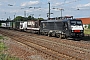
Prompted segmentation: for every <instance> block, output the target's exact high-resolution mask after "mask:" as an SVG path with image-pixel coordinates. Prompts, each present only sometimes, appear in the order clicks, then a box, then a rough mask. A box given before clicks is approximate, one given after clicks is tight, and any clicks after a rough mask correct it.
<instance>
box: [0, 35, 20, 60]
mask: <svg viewBox="0 0 90 60" xmlns="http://www.w3.org/2000/svg"><path fill="white" fill-rule="evenodd" d="M0 40H3V37H2V36H0ZM6 49H7V47H6V46H5V44H4V43H3V42H1V41H0V60H19V58H16V57H12V56H10V55H8V54H4V52H3V51H4V50H6Z"/></svg>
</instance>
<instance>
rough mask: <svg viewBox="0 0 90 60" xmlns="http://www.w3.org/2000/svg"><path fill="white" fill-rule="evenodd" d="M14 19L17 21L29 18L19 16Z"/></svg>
mask: <svg viewBox="0 0 90 60" xmlns="http://www.w3.org/2000/svg"><path fill="white" fill-rule="evenodd" d="M14 20H15V21H26V20H27V18H25V17H22V16H17V17H16V18H15V19H14Z"/></svg>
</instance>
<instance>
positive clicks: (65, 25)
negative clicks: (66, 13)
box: [63, 22, 69, 36]
mask: <svg viewBox="0 0 90 60" xmlns="http://www.w3.org/2000/svg"><path fill="white" fill-rule="evenodd" d="M63 27H64V29H63V31H64V33H65V34H66V36H69V27H68V23H67V22H64V26H63Z"/></svg>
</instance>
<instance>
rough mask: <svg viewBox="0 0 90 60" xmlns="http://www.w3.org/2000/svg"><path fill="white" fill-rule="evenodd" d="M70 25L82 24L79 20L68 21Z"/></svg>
mask: <svg viewBox="0 0 90 60" xmlns="http://www.w3.org/2000/svg"><path fill="white" fill-rule="evenodd" d="M70 24H71V25H82V22H81V21H78V20H77V21H71V22H70Z"/></svg>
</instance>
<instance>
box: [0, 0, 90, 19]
mask: <svg viewBox="0 0 90 60" xmlns="http://www.w3.org/2000/svg"><path fill="white" fill-rule="evenodd" d="M48 2H50V6H51V13H53V14H51V17H60V16H61V11H60V10H59V9H64V10H63V11H62V15H63V16H74V17H75V18H81V17H90V0H0V20H1V19H7V18H8V17H9V16H10V18H11V19H13V18H14V15H15V16H24V11H26V16H29V15H32V14H34V15H33V16H34V17H35V18H38V17H42V18H45V19H46V18H47V13H48V10H49V9H48V7H49V4H48ZM30 7H32V8H30ZM53 8H56V9H53ZM57 8H58V9H57Z"/></svg>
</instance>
